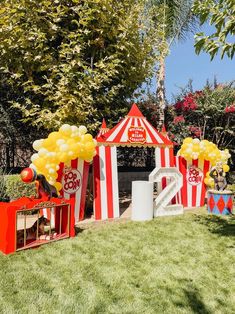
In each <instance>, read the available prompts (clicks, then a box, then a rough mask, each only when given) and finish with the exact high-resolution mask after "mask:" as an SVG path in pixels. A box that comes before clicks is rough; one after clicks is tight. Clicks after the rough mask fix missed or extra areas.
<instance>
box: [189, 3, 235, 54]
mask: <svg viewBox="0 0 235 314" xmlns="http://www.w3.org/2000/svg"><path fill="white" fill-rule="evenodd" d="M193 11H194V13H195V14H196V15H197V16H198V17H199V19H200V21H201V24H204V23H206V22H207V21H209V23H210V24H211V25H213V26H214V27H215V32H214V33H212V34H211V35H210V36H207V35H205V33H198V34H196V36H195V45H194V46H195V51H196V53H197V54H198V53H200V52H201V51H205V52H207V53H209V54H210V56H211V59H213V58H214V56H215V55H217V54H218V52H219V51H220V52H221V58H222V59H223V57H224V55H225V54H226V55H227V56H228V58H231V59H232V58H233V56H234V52H235V44H234V43H231V42H229V40H230V38H231V39H232V36H234V34H235V5H234V1H231V0H223V1H219V2H216V1H213V0H206V1H199V0H197V1H195V3H194V6H193Z"/></svg>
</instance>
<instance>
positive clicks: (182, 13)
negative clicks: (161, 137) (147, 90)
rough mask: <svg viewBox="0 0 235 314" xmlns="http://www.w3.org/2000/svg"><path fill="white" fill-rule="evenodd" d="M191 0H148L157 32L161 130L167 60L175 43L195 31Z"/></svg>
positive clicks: (152, 22)
mask: <svg viewBox="0 0 235 314" xmlns="http://www.w3.org/2000/svg"><path fill="white" fill-rule="evenodd" d="M192 4H193V1H191V0H187V1H185V0H173V1H172V0H149V1H147V8H148V14H149V15H150V18H151V27H152V29H153V30H154V34H155V37H156V39H155V42H154V44H155V50H156V54H157V58H156V61H157V71H156V78H157V91H156V95H157V107H158V116H159V123H158V129H159V130H161V128H162V125H163V124H164V112H165V108H166V103H167V102H166V96H165V60H166V57H167V56H168V54H169V52H170V48H171V46H172V44H173V43H175V42H176V41H179V40H184V39H185V38H186V37H187V34H188V33H189V32H194V31H195V27H196V19H195V17H194V15H193V13H192Z"/></svg>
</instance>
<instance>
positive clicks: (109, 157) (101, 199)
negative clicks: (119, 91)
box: [93, 104, 174, 220]
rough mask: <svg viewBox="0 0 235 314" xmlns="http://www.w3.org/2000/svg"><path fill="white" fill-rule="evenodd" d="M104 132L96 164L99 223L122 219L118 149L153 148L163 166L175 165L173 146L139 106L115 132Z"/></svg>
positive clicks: (135, 106)
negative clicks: (120, 211)
mask: <svg viewBox="0 0 235 314" xmlns="http://www.w3.org/2000/svg"><path fill="white" fill-rule="evenodd" d="M103 123H104V121H103ZM102 129H103V130H104V131H102V132H101V131H100V132H99V135H100V136H97V138H96V139H97V143H98V146H97V149H96V152H97V154H96V156H95V157H94V162H93V166H94V214H95V219H96V220H104V219H108V218H117V217H119V189H118V170H117V151H116V149H117V147H118V146H127V147H154V148H156V149H158V150H159V156H158V158H159V162H160V163H162V162H163V160H165V164H166V165H165V166H167V165H168V163H169V164H171V165H172V166H173V164H172V163H174V156H173V143H172V142H171V141H170V140H169V139H168V138H166V137H165V136H164V135H162V134H161V133H159V132H158V131H157V130H156V129H155V128H154V127H153V126H152V125H151V124H150V123H149V122H148V120H147V119H146V118H145V117H144V116H143V114H142V113H141V112H140V110H139V108H138V107H137V105H136V104H133V106H132V107H131V110H130V111H129V113H128V114H127V116H126V117H125V118H124V119H122V120H121V121H120V122H119V123H118V124H117V125H116V126H115V127H114V128H112V129H110V130H109V131H107V127H106V124H105V125H104V124H102V128H101V130H102ZM168 161H169V162H168ZM169 166H170V165H169Z"/></svg>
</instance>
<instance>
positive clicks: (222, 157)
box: [177, 137, 231, 187]
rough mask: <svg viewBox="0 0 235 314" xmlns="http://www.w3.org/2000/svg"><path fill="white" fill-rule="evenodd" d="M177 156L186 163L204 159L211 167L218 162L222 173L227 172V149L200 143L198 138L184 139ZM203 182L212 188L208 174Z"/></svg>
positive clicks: (204, 141)
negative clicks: (221, 166) (221, 167)
mask: <svg viewBox="0 0 235 314" xmlns="http://www.w3.org/2000/svg"><path fill="white" fill-rule="evenodd" d="M177 155H178V156H182V157H184V158H185V159H186V160H187V161H190V160H191V159H194V160H195V159H202V160H204V159H205V160H208V161H210V164H211V166H215V165H216V164H217V163H218V162H221V163H222V165H223V170H224V172H228V171H229V166H228V165H227V162H228V159H229V158H230V157H231V155H230V154H229V151H228V149H225V150H219V149H218V147H217V146H216V145H215V144H214V143H212V142H209V141H207V140H202V141H200V140H199V139H198V138H194V139H193V138H191V137H187V138H185V139H184V141H183V144H182V146H181V148H180V150H179V151H178V153H177ZM204 182H205V184H207V185H210V186H211V187H213V185H214V180H213V179H212V178H211V177H210V176H209V172H207V174H206V178H205V180H204Z"/></svg>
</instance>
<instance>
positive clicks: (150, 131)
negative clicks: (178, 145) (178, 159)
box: [97, 104, 173, 147]
mask: <svg viewBox="0 0 235 314" xmlns="http://www.w3.org/2000/svg"><path fill="white" fill-rule="evenodd" d="M97 142H98V144H99V145H107V146H147V147H166V146H168V147H172V146H173V144H172V142H171V141H170V140H169V139H167V138H166V137H165V136H163V135H162V134H161V133H159V132H158V131H157V130H156V129H155V128H154V127H153V126H152V125H151V124H150V123H149V122H148V120H147V119H146V118H145V117H144V116H143V114H142V113H141V112H140V110H139V108H138V107H137V105H136V104H133V105H132V107H131V110H130V111H129V113H128V115H127V116H126V117H125V118H124V119H122V120H121V121H120V122H119V123H118V124H117V125H116V126H115V127H114V128H112V129H111V130H109V131H108V132H107V133H105V134H103V136H102V138H101V137H99V138H97Z"/></svg>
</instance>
